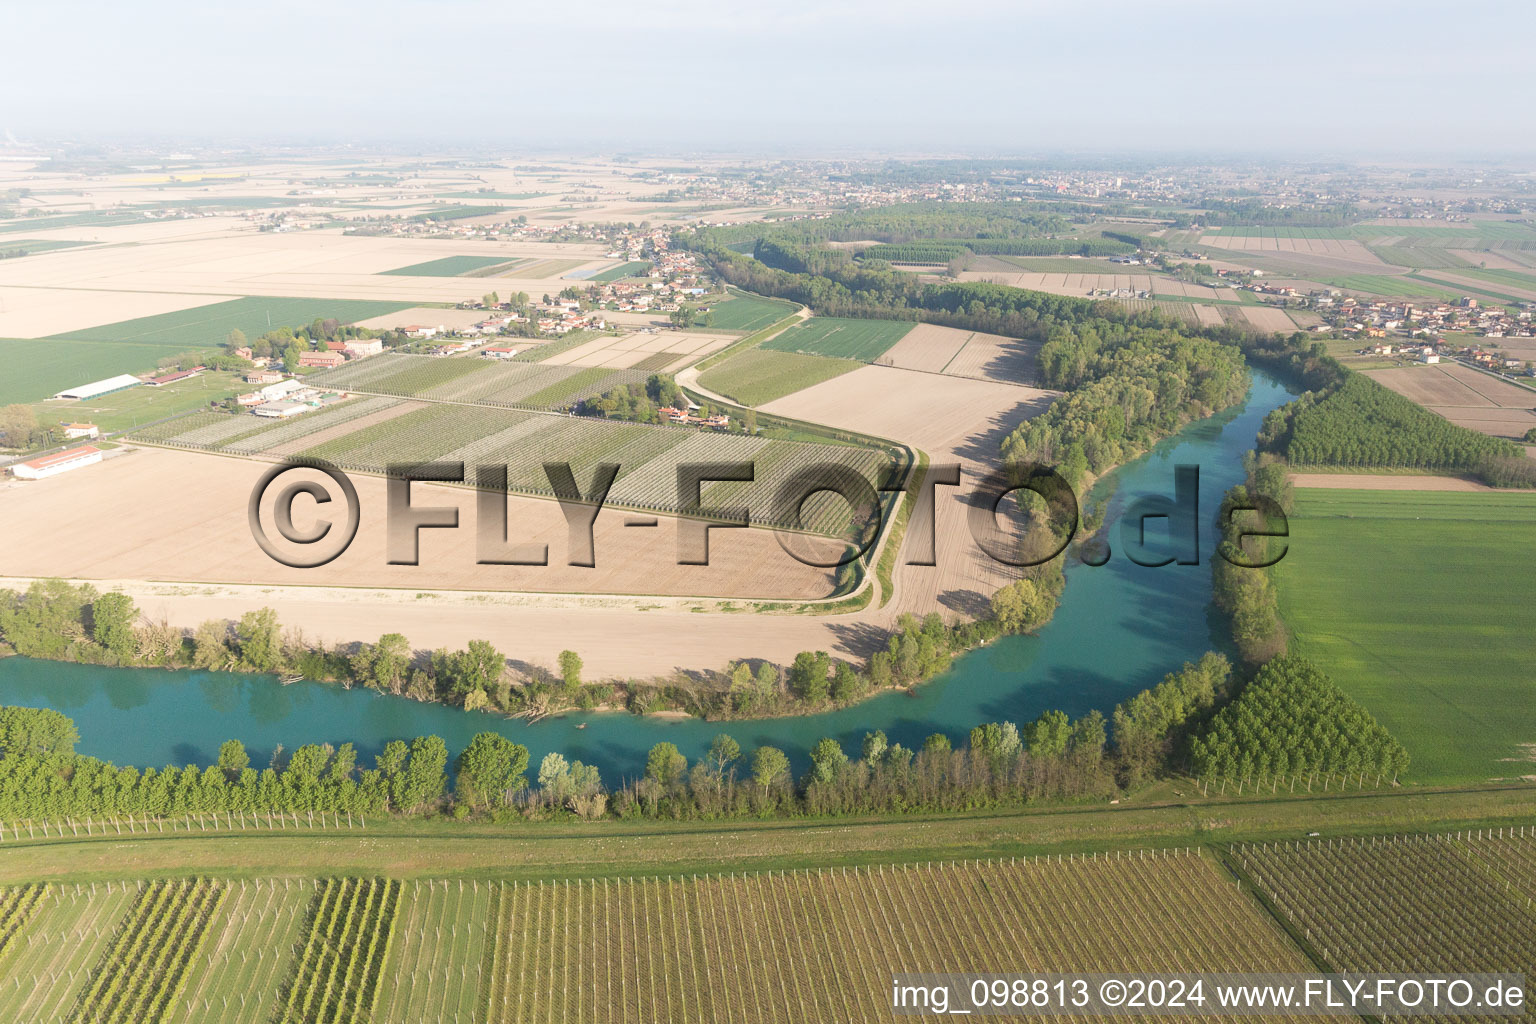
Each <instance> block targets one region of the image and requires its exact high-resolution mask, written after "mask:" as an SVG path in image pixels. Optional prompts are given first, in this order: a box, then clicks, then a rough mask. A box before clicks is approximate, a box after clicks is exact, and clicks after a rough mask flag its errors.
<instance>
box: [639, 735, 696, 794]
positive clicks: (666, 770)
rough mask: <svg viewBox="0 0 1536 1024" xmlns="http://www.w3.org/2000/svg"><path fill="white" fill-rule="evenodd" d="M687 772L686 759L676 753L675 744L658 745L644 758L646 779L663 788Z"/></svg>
mask: <svg viewBox="0 0 1536 1024" xmlns="http://www.w3.org/2000/svg"><path fill="white" fill-rule="evenodd" d="M687 770H688V759H687V758H686V757H684V756H683V755H682V754H681V753H680V752H679V751H678V749H677V744H675V743H658V744H656V745H655V746H654V747H652V748H651V752H650V753H649V754H648V755H646V758H645V774H646V777H647V778H649V779H653V780H655V781H656V782H658V783H660V784H661V785H663V786H670V785H672V784H673V783H675V782H677V781H678V780H680V779H681V778H682V776H683V772H685V771H687Z"/></svg>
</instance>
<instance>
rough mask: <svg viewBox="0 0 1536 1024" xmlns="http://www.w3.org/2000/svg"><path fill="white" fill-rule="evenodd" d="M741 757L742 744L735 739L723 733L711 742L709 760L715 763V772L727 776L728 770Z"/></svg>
mask: <svg viewBox="0 0 1536 1024" xmlns="http://www.w3.org/2000/svg"><path fill="white" fill-rule="evenodd" d="M740 756H741V744H740V743H737V742H736V739H735V737H733V736H731V735H729V734H727V733H723V732H722V733H721V734H720V735H718V736H716V737H715V738H714V739H712V740H710V741H709V759H710V760H711V761H713V762H714V765H715V771H717V772H719V773H720V774H721V775H724V774H725V770H726V768H728V767H730V765H731V764H732V763H733V762H734V761H735V760H736V759H737V758H739V757H740Z"/></svg>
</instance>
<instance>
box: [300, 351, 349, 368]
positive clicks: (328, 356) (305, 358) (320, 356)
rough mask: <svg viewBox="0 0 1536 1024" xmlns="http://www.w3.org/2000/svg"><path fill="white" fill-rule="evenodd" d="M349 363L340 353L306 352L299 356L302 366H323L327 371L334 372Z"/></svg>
mask: <svg viewBox="0 0 1536 1024" xmlns="http://www.w3.org/2000/svg"><path fill="white" fill-rule="evenodd" d="M346 361H347V357H346V356H344V355H342V354H341V353H340V352H305V353H304V354H303V355H301V356H299V365H300V366H321V367H324V368H325V369H327V370H334V369H335V368H336V367H338V366H340V365H341V364H342V363H344V362H346Z"/></svg>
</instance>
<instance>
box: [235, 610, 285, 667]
mask: <svg viewBox="0 0 1536 1024" xmlns="http://www.w3.org/2000/svg"><path fill="white" fill-rule="evenodd" d="M282 634H283V630H282V626H281V625H280V624H279V623H278V621H277V612H275V611H273V610H272V609H271V608H257V609H255V610H253V611H248V612H246V613H245V614H244V615H242V616H240V622H239V624H238V625H236V626H235V636H236V638H237V639H238V641H239V645H240V661H241V664H243V665H244V666H245V667H246V668H249V669H252V670H254V671H256V672H275V671H277V669H279V668H281V667H282V664H283V635H282Z"/></svg>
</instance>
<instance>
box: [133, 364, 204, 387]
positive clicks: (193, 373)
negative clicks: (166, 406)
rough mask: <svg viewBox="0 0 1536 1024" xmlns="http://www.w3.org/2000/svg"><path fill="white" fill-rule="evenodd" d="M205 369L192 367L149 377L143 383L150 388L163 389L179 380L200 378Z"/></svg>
mask: <svg viewBox="0 0 1536 1024" xmlns="http://www.w3.org/2000/svg"><path fill="white" fill-rule="evenodd" d="M206 369H208V367H206V366H194V367H192V368H191V369H190V370H177V371H176V372H175V373H165V374H161V375H160V376H158V377H151V378H149V380H147V381H145V382H144V383H145V384H146V385H147V386H149V387H152V388H163V387H165V386H166V385H167V384H175V383H176V382H177V381H179V380H189V379H191V378H193V377H197V376H201V375H202V372H203V371H204V370H206Z"/></svg>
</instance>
